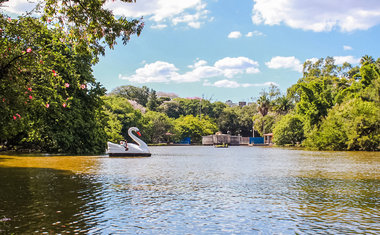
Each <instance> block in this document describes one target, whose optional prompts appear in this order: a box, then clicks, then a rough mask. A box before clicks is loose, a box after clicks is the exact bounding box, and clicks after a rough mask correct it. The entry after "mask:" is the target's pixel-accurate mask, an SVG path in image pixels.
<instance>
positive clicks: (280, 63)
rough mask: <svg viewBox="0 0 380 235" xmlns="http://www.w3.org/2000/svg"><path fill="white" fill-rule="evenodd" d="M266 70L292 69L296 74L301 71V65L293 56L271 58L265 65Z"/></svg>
mask: <svg viewBox="0 0 380 235" xmlns="http://www.w3.org/2000/svg"><path fill="white" fill-rule="evenodd" d="M265 65H266V66H268V68H271V69H282V68H284V69H292V70H294V71H297V72H301V71H302V64H301V62H300V60H298V59H297V58H296V57H294V56H289V57H282V56H276V57H273V58H272V59H271V60H270V61H269V62H266V63H265Z"/></svg>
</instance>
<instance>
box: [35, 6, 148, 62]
mask: <svg viewBox="0 0 380 235" xmlns="http://www.w3.org/2000/svg"><path fill="white" fill-rule="evenodd" d="M122 1H123V2H128V3H131V2H135V1H133V0H122ZM105 3H106V1H103V0H91V1H71V0H63V1H58V0H44V3H43V7H44V9H43V16H42V18H41V19H42V21H44V22H46V23H47V24H49V25H51V26H54V27H60V28H62V29H63V30H64V31H65V33H66V34H67V35H68V36H69V39H70V40H72V41H73V42H74V43H75V44H76V46H77V49H78V50H80V49H81V48H87V47H89V48H90V49H91V52H92V55H93V56H94V58H95V57H96V55H98V54H102V55H104V51H105V47H104V46H103V45H104V44H105V45H107V46H108V47H109V48H113V46H114V45H115V44H116V39H117V38H120V37H121V39H122V41H123V43H124V44H126V43H127V42H128V41H129V39H130V37H131V35H133V34H137V35H138V36H139V35H140V33H141V31H142V29H143V27H144V23H143V22H141V21H142V19H141V20H137V19H132V20H127V19H126V18H125V17H119V18H118V19H116V18H115V17H114V15H113V13H112V11H110V10H107V9H105V7H104V4H105Z"/></svg>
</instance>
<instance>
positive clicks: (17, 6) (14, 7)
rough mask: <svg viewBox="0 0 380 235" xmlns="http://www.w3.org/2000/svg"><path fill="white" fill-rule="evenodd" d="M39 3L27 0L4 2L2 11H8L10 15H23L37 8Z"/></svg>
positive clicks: (0, 9)
mask: <svg viewBox="0 0 380 235" xmlns="http://www.w3.org/2000/svg"><path fill="white" fill-rule="evenodd" d="M37 2H38V1H37V0H36V1H26V0H11V1H8V2H4V3H2V5H1V8H0V11H7V12H9V13H13V14H17V15H21V14H23V13H25V12H29V11H31V10H33V9H34V8H35V7H36V5H37V4H36V3H37Z"/></svg>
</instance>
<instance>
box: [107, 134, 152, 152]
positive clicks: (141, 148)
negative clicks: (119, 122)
mask: <svg viewBox="0 0 380 235" xmlns="http://www.w3.org/2000/svg"><path fill="white" fill-rule="evenodd" d="M132 131H135V132H136V133H137V134H138V135H139V136H141V134H140V131H139V129H138V128H137V127H131V128H129V129H128V135H129V136H130V137H131V138H132V139H133V140H134V141H135V142H136V143H137V144H132V143H128V144H126V145H125V143H124V142H122V143H121V144H114V143H111V142H107V145H108V149H107V153H108V155H109V156H110V157H150V156H151V153H150V152H149V149H148V145H146V143H145V142H144V141H142V140H141V139H139V138H138V137H137V136H135V135H134V134H133V133H132Z"/></svg>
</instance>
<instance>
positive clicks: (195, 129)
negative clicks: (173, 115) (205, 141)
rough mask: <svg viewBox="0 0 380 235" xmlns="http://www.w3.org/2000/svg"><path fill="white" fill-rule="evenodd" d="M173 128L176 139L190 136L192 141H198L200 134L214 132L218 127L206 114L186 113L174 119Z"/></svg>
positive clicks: (200, 138)
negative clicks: (194, 114)
mask: <svg viewBox="0 0 380 235" xmlns="http://www.w3.org/2000/svg"><path fill="white" fill-rule="evenodd" d="M174 129H175V133H176V137H177V140H180V139H183V138H185V137H191V141H192V142H196V143H200V142H201V141H202V136H206V135H212V134H214V133H215V132H216V131H217V130H218V127H217V126H216V124H215V123H213V122H212V121H211V120H210V118H209V117H207V116H202V117H201V118H200V117H199V116H197V117H194V116H193V115H187V116H181V117H179V118H178V119H176V120H174Z"/></svg>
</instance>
